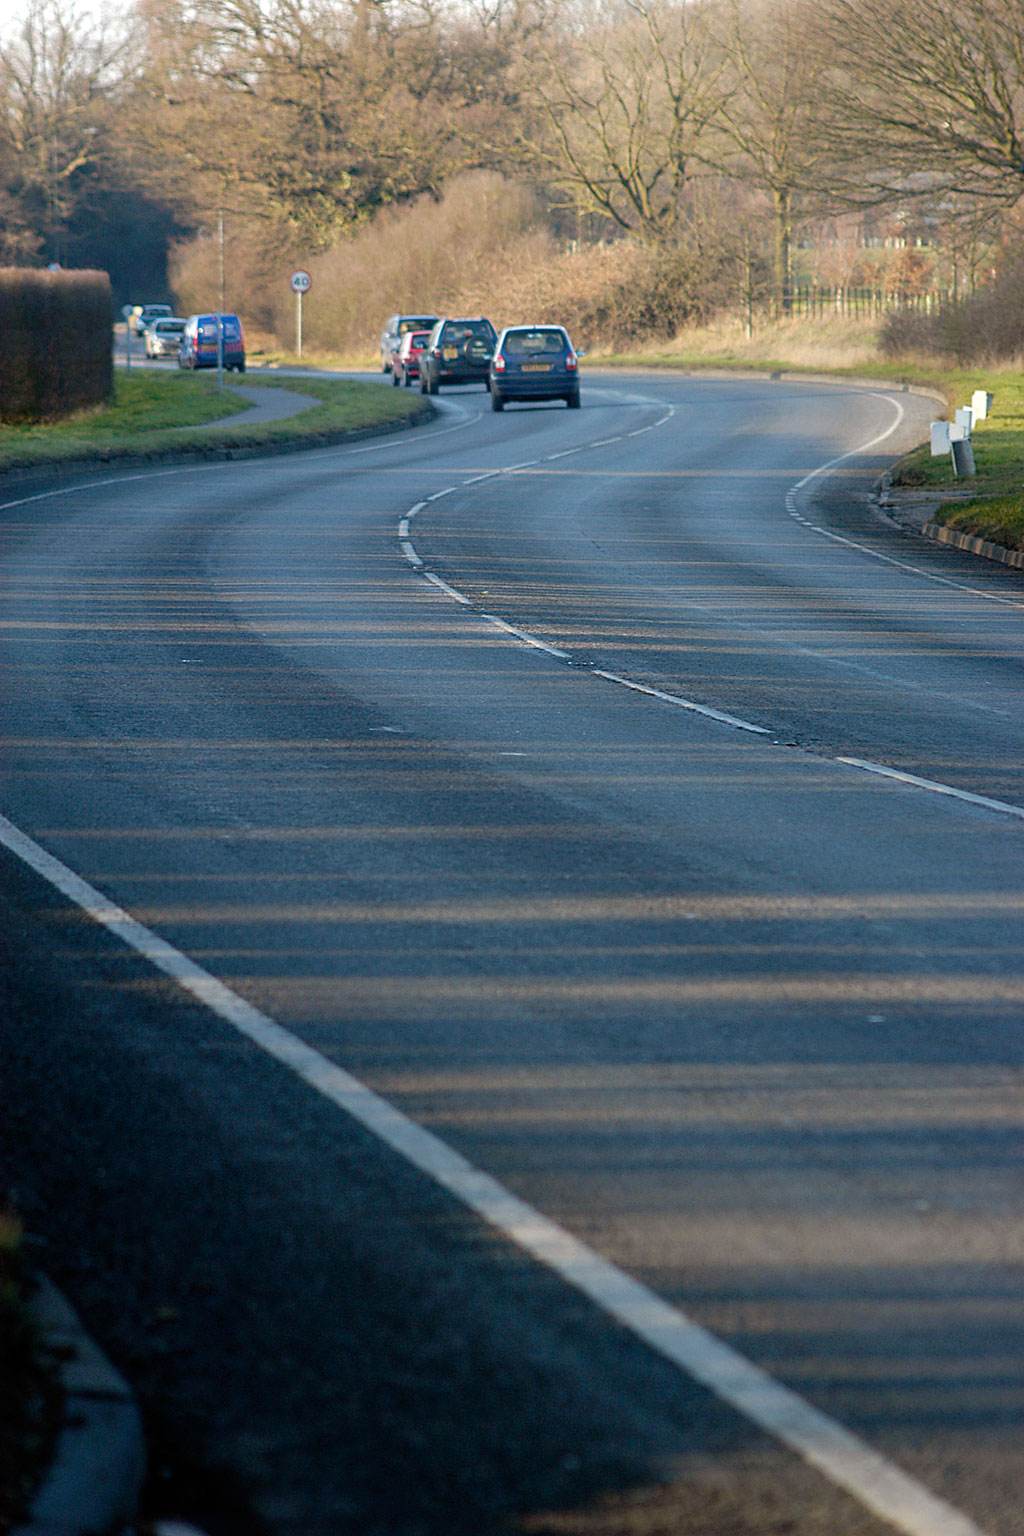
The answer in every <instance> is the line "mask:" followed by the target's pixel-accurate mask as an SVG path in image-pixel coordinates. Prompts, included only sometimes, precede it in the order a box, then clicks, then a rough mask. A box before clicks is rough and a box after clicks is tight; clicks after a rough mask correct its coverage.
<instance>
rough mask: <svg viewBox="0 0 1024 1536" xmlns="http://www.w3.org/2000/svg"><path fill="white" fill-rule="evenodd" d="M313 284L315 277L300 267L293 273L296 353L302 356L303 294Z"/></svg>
mask: <svg viewBox="0 0 1024 1536" xmlns="http://www.w3.org/2000/svg"><path fill="white" fill-rule="evenodd" d="M312 286H313V279H312V278H311V277H310V275H309V273H308V272H303V270H302V268H301V267H300V268H299V270H298V271H297V272H293V273H292V292H293V293H294V294H295V353H296V356H297V357H301V356H302V295H303V294H304V293H308V292H309V290H310V289H311V288H312Z"/></svg>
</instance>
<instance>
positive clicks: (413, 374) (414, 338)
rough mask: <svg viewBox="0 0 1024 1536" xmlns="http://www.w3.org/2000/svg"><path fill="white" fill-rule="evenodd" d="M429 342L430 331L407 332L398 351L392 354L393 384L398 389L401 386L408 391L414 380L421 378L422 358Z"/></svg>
mask: <svg viewBox="0 0 1024 1536" xmlns="http://www.w3.org/2000/svg"><path fill="white" fill-rule="evenodd" d="M429 340H430V332H429V331H406V333H405V335H404V336H403V337H402V339H401V341H400V342H399V344H398V349H397V351H394V352H392V354H391V382H392V384H393V385H394V386H395V388H396V389H397V388H398V386H399V384H404V385H405V387H406V389H408V388H409V386H410V384H411V383H412V381H413V379H418V378H419V376H420V358H421V357H422V356H423V349H424V347H425V346H426V344H427V342H428V341H429Z"/></svg>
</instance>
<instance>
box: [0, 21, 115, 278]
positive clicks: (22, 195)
mask: <svg viewBox="0 0 1024 1536" xmlns="http://www.w3.org/2000/svg"><path fill="white" fill-rule="evenodd" d="M124 49H125V44H124V40H123V38H121V37H118V36H116V35H112V33H111V31H110V29H109V28H106V27H103V26H102V25H100V26H93V25H90V24H86V23H83V22H81V21H79V20H78V19H77V18H76V16H75V13H74V11H73V10H72V9H71V8H70V6H65V5H64V4H63V3H62V0H30V4H29V6H28V9H27V11H26V12H25V15H24V17H23V19H22V22H21V25H20V27H19V28H18V29H17V32H16V34H15V36H14V38H13V40H12V41H11V42H10V43H9V44H7V45H5V46H3V47H0V174H2V176H3V188H2V191H3V199H4V201H5V202H6V203H7V205H8V207H9V208H10V209H11V210H12V226H13V228H12V231H11V233H14V232H16V231H17V230H18V229H19V227H20V230H21V235H20V237H19V238H16V240H15V245H16V246H20V248H21V249H22V251H23V252H24V253H26V254H27V253H28V251H29V250H30V249H31V247H32V246H33V245H35V246H36V247H37V248H38V245H39V244H40V243H42V244H44V245H45V248H46V251H47V254H48V255H50V256H51V257H52V258H53V259H55V260H59V259H60V256H61V237H62V234H63V232H64V231H65V229H66V226H67V222H68V220H69V218H70V216H71V214H72V212H73V210H74V208H75V206H76V203H77V201H78V199H79V198H80V196H81V195H82V192H83V188H84V187H85V185H86V184H87V181H88V176H89V173H91V172H94V171H95V170H96V168H97V167H98V166H99V164H100V163H101V161H102V158H103V154H104V151H105V146H106V144H107V141H108V137H109V133H108V130H109V112H108V102H109V99H110V97H111V95H112V93H113V92H114V91H115V90H116V88H117V85H118V80H119V72H120V68H121V65H122V64H123V57H124ZM5 222H6V221H5ZM30 232H34V234H31V233H30ZM8 243H10V240H8Z"/></svg>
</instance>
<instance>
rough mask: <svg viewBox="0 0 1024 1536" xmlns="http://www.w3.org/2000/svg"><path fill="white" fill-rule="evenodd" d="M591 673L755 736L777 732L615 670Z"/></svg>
mask: <svg viewBox="0 0 1024 1536" xmlns="http://www.w3.org/2000/svg"><path fill="white" fill-rule="evenodd" d="M590 674H591V676H592V677H603V678H604V680H605V682H608V683H618V684H619V686H620V687H622V688H630V689H632V691H633V692H634V693H646V694H648V695H649V696H650V697H651V698H652V699H663V700H664V701H665V703H666V704H675V705H676V706H677V707H678V708H679V709H688V710H690V711H691V712H692V713H693V714H695V715H705V716H706V717H707V718H708V719H709V720H718V721H719V722H720V723H721V724H722V725H733V726H735V727H736V729H737V730H738V731H751V732H753V734H754V735H755V736H774V735H776V734H777V732H775V731H770V730H768V729H766V727H765V726H763V725H752V724H751V723H750V721H749V720H741V719H739V717H738V716H736V715H727V714H725V713H724V712H723V711H722V710H720V709H709V707H708V706H707V705H706V704H695V703H694V701H693V700H692V699H684V698H682V697H681V696H680V695H679V694H678V693H664V692H662V690H661V689H660V688H651V687H649V686H648V685H647V684H646V683H634V682H633V681H632V680H631V679H630V678H628V677H619V676H618V674H617V673H615V672H602V671H601V670H600V669H599V668H597V667H591V668H590Z"/></svg>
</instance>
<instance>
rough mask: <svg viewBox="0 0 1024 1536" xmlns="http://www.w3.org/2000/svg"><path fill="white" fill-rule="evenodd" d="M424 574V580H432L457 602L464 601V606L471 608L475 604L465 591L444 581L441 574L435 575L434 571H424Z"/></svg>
mask: <svg viewBox="0 0 1024 1536" xmlns="http://www.w3.org/2000/svg"><path fill="white" fill-rule="evenodd" d="M423 576H424V580H426V581H429V582H431V583H432V584H433V585H434V586H435V587H440V589H441V591H442V592H444V593H445V594H446V595H447V596H448V597H450V598H453V599H454V601H455V602H457V603H462V605H463V607H465V608H471V607H472V606H473V605H472V603H471V602H470V601H469V598H468V597H466V595H465V593H463V592H456V590H455V588H454V587H450V586H449V585H448V583H447V582H446V581H442V580H441V578H440V576H435V575H434V573H433V571H424V573H423Z"/></svg>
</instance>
